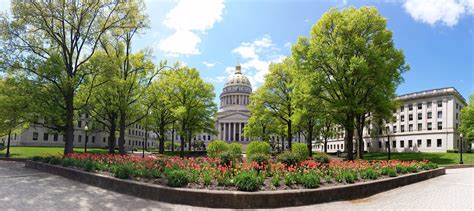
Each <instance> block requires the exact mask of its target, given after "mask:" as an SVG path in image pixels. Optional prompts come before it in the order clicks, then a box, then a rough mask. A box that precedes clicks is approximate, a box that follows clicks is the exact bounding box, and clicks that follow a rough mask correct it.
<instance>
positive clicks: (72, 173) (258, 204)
mask: <svg viewBox="0 0 474 211" xmlns="http://www.w3.org/2000/svg"><path fill="white" fill-rule="evenodd" d="M25 166H26V167H28V168H33V169H37V170H41V171H45V172H49V173H52V174H57V175H61V176H63V177H66V178H69V179H72V180H76V181H79V182H83V183H86V184H89V185H93V186H97V187H100V188H104V189H107V190H112V191H116V192H119V193H124V194H129V195H132V196H137V197H141V198H145V199H152V200H157V201H162V202H168V203H175V204H184V205H191V206H200V207H212V208H234V209H243V208H279V207H291V206H302V205H310V204H318V203H324V202H331V201H339V200H352V199H359V198H364V197H368V196H371V195H374V194H377V193H380V192H383V191H387V190H390V189H394V188H397V187H400V186H404V185H409V184H412V183H416V182H419V181H423V180H427V179H430V178H433V177H437V176H441V175H444V174H446V169H444V168H439V169H434V170H429V171H424V172H419V173H415V174H407V175H401V176H398V177H393V178H385V179H380V180H375V181H369V182H361V183H356V184H349V185H340V186H335V187H323V188H317V189H301V190H278V191H260V192H241V191H217V190H201V189H188V188H171V187H166V186H161V185H154V184H147V183H141V182H137V181H133V180H122V179H117V178H114V177H110V176H105V175H99V174H93V173H88V172H84V171H80V170H76V169H71V168H64V167H62V166H55V165H50V164H45V163H40V162H33V161H26V162H25Z"/></svg>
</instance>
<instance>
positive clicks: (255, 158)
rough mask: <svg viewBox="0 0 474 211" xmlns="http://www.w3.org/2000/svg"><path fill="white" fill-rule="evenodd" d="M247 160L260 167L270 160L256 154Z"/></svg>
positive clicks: (265, 156)
mask: <svg viewBox="0 0 474 211" xmlns="http://www.w3.org/2000/svg"><path fill="white" fill-rule="evenodd" d="M249 159H250V161H253V162H256V163H258V164H260V165H262V164H265V163H268V160H270V156H269V155H267V154H263V153H256V154H253V155H251V156H250V157H249Z"/></svg>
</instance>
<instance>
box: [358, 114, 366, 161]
mask: <svg viewBox="0 0 474 211" xmlns="http://www.w3.org/2000/svg"><path fill="white" fill-rule="evenodd" d="M364 126H365V115H362V116H360V117H359V118H357V137H358V147H359V149H358V150H357V156H358V157H359V159H364V138H363V136H364Z"/></svg>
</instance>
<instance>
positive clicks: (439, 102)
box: [438, 100, 443, 108]
mask: <svg viewBox="0 0 474 211" xmlns="http://www.w3.org/2000/svg"><path fill="white" fill-rule="evenodd" d="M440 107H443V101H441V100H438V108H440Z"/></svg>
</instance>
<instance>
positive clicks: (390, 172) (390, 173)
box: [387, 168, 397, 177]
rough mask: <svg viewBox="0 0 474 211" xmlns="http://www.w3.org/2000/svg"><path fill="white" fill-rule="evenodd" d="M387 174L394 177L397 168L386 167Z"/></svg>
mask: <svg viewBox="0 0 474 211" xmlns="http://www.w3.org/2000/svg"><path fill="white" fill-rule="evenodd" d="M387 175H388V176H389V177H396V176H397V170H396V169H394V168H387Z"/></svg>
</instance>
